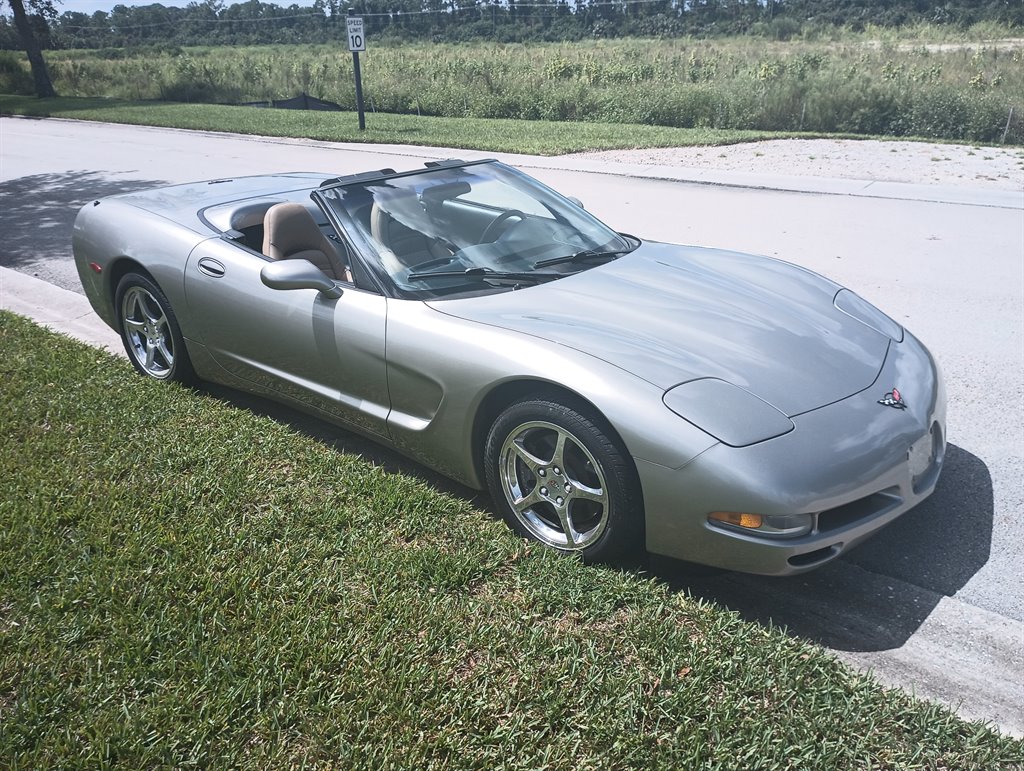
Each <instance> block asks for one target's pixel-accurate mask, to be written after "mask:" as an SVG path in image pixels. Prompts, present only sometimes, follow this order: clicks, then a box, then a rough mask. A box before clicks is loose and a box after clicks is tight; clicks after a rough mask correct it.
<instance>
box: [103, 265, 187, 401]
mask: <svg viewBox="0 0 1024 771" xmlns="http://www.w3.org/2000/svg"><path fill="white" fill-rule="evenodd" d="M114 309H115V311H116V312H117V324H118V328H119V329H120V331H121V342H122V343H124V349H125V351H126V352H127V354H128V360H129V361H131V363H132V366H133V367H135V369H136V370H138V372H139V373H140V374H142V375H145V376H146V377H149V378H152V379H153V380H171V381H176V382H178V383H185V384H191V383H194V382H195V380H196V376H195V371H194V370H193V369H192V362H191V361H190V360H189V358H188V351H187V350H186V349H185V340H184V338H183V337H182V336H181V329H180V328H179V327H178V319H177V317H176V316H175V315H174V310H173V309H172V308H171V304H170V302H169V301H168V300H167V297H166V295H164V293H163V292H162V291H161V290H160V287H158V286H157V285H156V284H155V283H154V282H153V281H152V280H151V279H150V278H148V277H147V276H144V275H142V274H141V273H128V274H126V275H125V276H124V277H123V278H122V279H121V281H120V282H119V283H118V285H117V292H116V293H115V295H114Z"/></svg>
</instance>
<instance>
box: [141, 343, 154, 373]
mask: <svg viewBox="0 0 1024 771" xmlns="http://www.w3.org/2000/svg"><path fill="white" fill-rule="evenodd" d="M144 347H145V349H146V369H148V370H152V369H153V362H154V360H155V356H156V346H155V345H153V344H152V343H148V342H147V343H145V345H144Z"/></svg>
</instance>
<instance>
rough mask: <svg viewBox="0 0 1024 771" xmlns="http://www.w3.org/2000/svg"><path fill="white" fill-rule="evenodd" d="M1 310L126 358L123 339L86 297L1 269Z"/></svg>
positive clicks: (16, 272)
mask: <svg viewBox="0 0 1024 771" xmlns="http://www.w3.org/2000/svg"><path fill="white" fill-rule="evenodd" d="M0 308H3V309H4V310H7V311H11V312H12V313H17V314H18V315H20V316H27V317H28V318H30V319H32V320H33V321H34V322H36V323H37V324H40V325H42V326H44V327H47V328H48V329H52V330H53V331H55V332H60V333H61V334H63V335H67V336H68V337H72V338H74V339H75V340H81V341H82V342H83V343H88V344H89V345H92V346H95V347H97V348H102V349H103V350H105V351H108V352H110V353H114V354H118V355H121V356H126V354H125V352H124V347H123V346H122V345H121V337H120V336H119V335H118V334H117V332H115V331H114V330H112V329H111V328H110V327H108V326H107V325H106V324H104V323H103V322H102V321H101V320H100V317H99V316H97V315H96V312H95V311H94V310H93V309H92V306H91V305H90V304H89V301H88V300H87V299H86V297H85V295H81V294H78V292H70V291H68V290H67V289H61V288H60V287H57V286H54V285H53V284H49V283H47V282H46V281H43V280H42V279H38V278H34V277H33V276H27V275H25V274H24V273H19V272H18V271H16V270H11V269H10V268H4V267H0Z"/></svg>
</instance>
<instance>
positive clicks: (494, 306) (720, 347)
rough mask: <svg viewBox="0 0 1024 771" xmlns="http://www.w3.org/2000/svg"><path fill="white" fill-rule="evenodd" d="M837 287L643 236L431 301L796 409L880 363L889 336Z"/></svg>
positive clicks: (764, 263)
mask: <svg viewBox="0 0 1024 771" xmlns="http://www.w3.org/2000/svg"><path fill="white" fill-rule="evenodd" d="M840 289H841V287H840V286H839V285H838V284H835V283H833V282H831V281H829V280H827V279H825V278H823V277H821V276H819V275H817V274H815V273H812V272H811V271H808V270H804V269H803V268H799V267H797V266H795V265H790V264H788V263H785V262H781V261H779V260H774V259H770V258H766V257H755V256H751V255H745V254H738V253H734V252H725V251H720V250H715V249H702V248H696V247H683V246H674V245H669V244H659V243H652V242H647V243H644V244H643V245H642V246H640V247H639V248H638V249H637V250H636V251H634V252H632V253H631V254H629V255H627V256H624V257H622V258H620V259H618V260H615V261H614V262H610V263H607V264H605V265H601V266H598V267H594V268H591V269H590V270H585V271H582V272H580V273H576V274H573V275H571V276H567V277H566V278H564V279H560V280H558V281H552V282H550V283H546V284H541V285H537V286H534V287H530V288H528V289H523V290H520V291H514V292H505V293H504V294H492V295H487V296H481V297H474V298H465V299H453V300H447V301H432V302H430V303H429V304H430V305H431V307H433V308H434V309H436V310H438V311H441V312H443V313H447V314H450V315H454V316H457V317H459V318H463V319H467V320H471V321H475V322H479V323H482V324H489V325H493V326H497V327H501V328H504V329H510V330H515V331H517V332H521V333H523V334H528V335H532V336H535V337H539V338H543V339H545V340H549V341H551V342H553V343H558V344H561V345H565V346H569V347H571V348H574V349H576V350H579V351H583V352H585V353H587V354H590V355H592V356H595V357H597V358H600V359H603V360H604V361H606V362H608V363H610V364H613V365H615V366H617V367H620V368H622V369H624V370H626V371H628V372H631V373H633V374H635V375H636V376H638V377H640V378H643V379H644V380H647V381H648V382H651V383H653V384H654V385H656V386H659V387H661V388H664V389H666V390H667V389H669V388H671V387H672V386H675V385H678V384H679V383H683V382H686V381H689V380H694V379H696V378H706V377H713V378H720V379H722V380H725V381H728V382H730V383H733V384H734V385H737V386H740V387H742V388H745V389H747V390H749V391H751V392H752V393H754V394H756V395H757V396H759V397H760V398H762V399H764V400H765V401H767V402H769V403H771V404H772V405H774V406H775V407H776V408H778V409H779V410H781V411H782V412H784V413H785V414H787V415H789V416H793V415H797V414H800V413H802V412H807V411H809V410H813V409H816V408H818V407H821V406H824V405H826V404H830V403H832V402H835V401H838V400H839V399H843V398H845V397H847V396H850V395H851V394H854V393H857V392H858V391H861V390H863V389H865V388H867V387H868V386H870V385H871V384H872V383H873V382H874V381H875V379H876V377H877V376H878V373H879V371H880V369H881V367H882V363H883V361H884V359H885V355H886V351H887V350H888V345H889V342H890V338H889V337H888V336H887V335H884V334H882V333H880V332H878V331H876V330H874V329H873V328H871V327H869V326H867V325H866V324H864V323H861V322H860V321H858V320H856V319H855V318H853V317H852V316H849V315H847V314H846V313H844V312H842V311H840V310H839V309H837V308H836V307H835V305H834V302H833V301H834V298H835V295H836V293H837V292H838V291H839V290H840Z"/></svg>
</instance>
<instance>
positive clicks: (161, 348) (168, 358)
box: [156, 338, 174, 368]
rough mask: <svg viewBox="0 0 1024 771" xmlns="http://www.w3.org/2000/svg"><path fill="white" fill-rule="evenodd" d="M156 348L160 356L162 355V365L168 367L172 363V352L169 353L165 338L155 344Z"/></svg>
mask: <svg viewBox="0 0 1024 771" xmlns="http://www.w3.org/2000/svg"><path fill="white" fill-rule="evenodd" d="M156 349H157V351H158V352H159V353H160V356H162V357H163V360H164V366H166V367H168V368H170V366H171V365H172V364H174V356H173V354H171V351H170V349H168V347H167V338H164V339H163V340H161V341H160V343H159V344H158V345H157V346H156Z"/></svg>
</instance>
